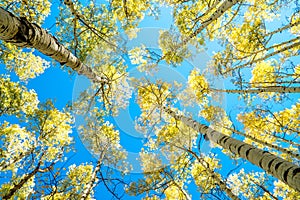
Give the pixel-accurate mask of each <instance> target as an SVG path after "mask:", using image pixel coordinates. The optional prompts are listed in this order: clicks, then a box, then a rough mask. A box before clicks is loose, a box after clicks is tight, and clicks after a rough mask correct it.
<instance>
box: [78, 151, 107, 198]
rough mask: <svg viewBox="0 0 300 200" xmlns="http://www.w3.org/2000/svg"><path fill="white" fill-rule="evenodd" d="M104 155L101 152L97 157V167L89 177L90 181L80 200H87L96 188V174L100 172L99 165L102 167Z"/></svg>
mask: <svg viewBox="0 0 300 200" xmlns="http://www.w3.org/2000/svg"><path fill="white" fill-rule="evenodd" d="M104 155H105V153H104V152H102V153H101V154H100V156H99V159H98V161H97V165H96V167H95V169H94V171H93V173H92V175H91V180H90V181H89V183H88V184H87V186H86V189H85V190H84V191H83V193H82V195H81V198H80V200H85V199H87V198H88V196H89V194H90V193H91V191H92V189H93V188H94V187H95V186H96V180H97V174H98V173H99V172H100V170H101V165H102V161H103V158H104Z"/></svg>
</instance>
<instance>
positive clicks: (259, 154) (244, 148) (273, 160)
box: [163, 107, 300, 192]
mask: <svg viewBox="0 0 300 200" xmlns="http://www.w3.org/2000/svg"><path fill="white" fill-rule="evenodd" d="M163 110H164V111H165V112H166V113H168V114H169V115H171V116H172V117H174V118H175V119H177V120H180V121H182V122H183V123H184V124H186V125H187V126H189V127H191V128H193V129H194V130H196V131H198V132H199V133H200V134H203V135H205V136H206V138H208V140H210V141H211V142H214V143H216V144H218V145H220V146H222V147H223V148H224V149H226V150H229V151H230V152H232V153H233V154H235V155H238V156H240V157H242V158H244V159H246V160H248V161H249V162H251V163H252V164H254V165H256V166H258V167H260V168H262V169H263V170H265V171H266V172H267V173H269V174H271V175H272V176H274V177H276V178H278V179H279V180H281V181H283V182H284V183H286V184H287V185H289V186H290V187H292V188H294V189H295V190H297V191H299V192H300V167H299V166H297V165H295V164H293V163H291V162H288V161H286V160H284V159H282V158H279V157H277V156H275V155H273V154H271V153H269V152H267V151H263V150H261V149H258V148H256V147H254V146H252V145H249V144H246V143H244V142H241V141H239V140H236V139H234V138H232V137H229V136H227V135H224V134H222V133H220V132H218V131H215V130H213V129H212V128H210V127H208V126H206V125H204V124H200V123H199V122H197V121H195V120H193V119H191V118H188V117H185V116H183V115H177V114H176V113H175V112H174V111H172V110H171V109H169V108H167V107H163Z"/></svg>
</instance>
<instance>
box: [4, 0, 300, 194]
mask: <svg viewBox="0 0 300 200" xmlns="http://www.w3.org/2000/svg"><path fill="white" fill-rule="evenodd" d="M57 6H58V3H53V5H52V12H51V15H50V16H49V17H48V18H47V20H46V23H45V24H44V25H43V27H44V28H49V27H51V26H52V25H53V23H54V22H55V21H54V20H55V19H54V17H55V16H56V15H57V9H56V8H57ZM161 13H162V16H161V19H160V20H159V21H155V20H154V19H153V18H146V19H145V20H144V21H142V22H141V23H140V25H139V27H140V28H141V29H142V30H141V33H142V34H145V35H140V36H138V38H137V39H135V40H133V41H132V42H131V43H129V45H132V46H134V45H138V44H140V42H143V43H144V44H145V45H146V46H147V47H151V48H156V47H157V44H153V38H155V36H154V35H153V34H149V33H155V32H157V31H158V30H159V29H168V28H169V27H170V25H171V24H172V19H171V17H170V16H171V10H170V9H166V8H162V10H161ZM282 20H284V18H283V19H282ZM276 25H278V24H276V23H274V24H271V25H270V28H272V26H274V27H275V26H276ZM146 28H147V29H146ZM145 30H147V31H145ZM143 31H144V32H143ZM51 32H53V33H55V27H53V28H52V29H51ZM279 39H280V38H279ZM274 40H276V38H275V39H274ZM147 42H148V44H147ZM150 45H153V46H150ZM218 48H219V46H218V44H217V43H216V42H211V43H208V44H207V50H206V53H202V54H198V56H197V57H195V58H194V60H193V61H185V62H184V63H183V66H182V67H178V68H176V69H174V68H169V67H168V66H166V65H161V68H162V71H160V73H159V74H160V76H161V78H163V79H164V80H168V79H172V80H173V79H178V80H179V81H182V82H184V81H186V79H187V75H188V73H189V71H190V70H191V69H192V68H193V67H194V66H195V67H199V68H204V67H205V63H206V62H207V60H208V59H209V57H210V56H212V51H215V50H216V49H218ZM43 58H45V59H47V60H49V61H51V60H50V59H49V58H47V57H45V56H43ZM295 59H296V60H295V62H298V63H299V57H298V58H295ZM199 63H200V64H199ZM3 68H4V67H3V66H1V68H0V72H1V73H6V72H5V70H3ZM128 70H129V71H131V75H132V76H138V75H137V74H138V72H137V71H136V70H135V66H130V67H129V69H128ZM249 72H250V71H249ZM170 73H171V75H170ZM248 75H250V73H249V74H248ZM82 79H84V78H82V77H78V76H77V75H72V76H70V75H69V74H68V73H67V72H66V71H65V70H62V69H61V68H60V67H58V66H51V67H50V68H48V69H46V71H45V73H43V74H42V75H40V76H38V77H37V78H35V79H32V80H30V81H29V82H28V85H27V87H28V88H30V89H31V88H32V89H34V90H35V91H36V92H37V94H38V97H39V100H40V101H41V102H45V101H46V100H47V99H52V100H54V104H55V106H56V107H57V108H59V109H62V108H63V107H65V105H66V104H67V103H69V102H72V99H73V98H74V96H76V94H75V93H76V92H78V90H80V89H81V88H80V87H82V85H78V83H76V81H77V82H78V81H79V83H82V82H84V80H82ZM218 82H219V85H220V86H222V85H224V86H226V87H227V86H228V85H230V84H231V83H230V82H229V81H228V80H218ZM86 84H87V85H88V83H86ZM299 97H300V96H299V95H298V94H297V95H293V99H295V100H296V99H299ZM134 102H135V100H134V99H132V100H131V102H130V105H129V107H128V109H125V110H122V111H121V115H120V116H119V117H114V118H112V119H111V121H112V122H114V123H115V124H116V126H117V127H118V129H119V130H120V132H121V143H122V144H123V145H124V147H125V148H126V149H127V150H128V151H129V153H130V159H131V162H136V163H135V167H136V168H137V169H136V170H137V172H138V171H139V170H138V161H136V160H135V158H136V156H137V153H138V152H139V150H140V148H141V147H142V143H143V137H142V136H141V135H140V134H139V133H138V132H135V130H134V127H133V126H134V124H133V121H134V118H135V117H136V116H137V115H138V113H139V110H138V107H137V105H136V104H135V103H134ZM237 102H238V99H237V96H236V95H230V94H229V95H225V96H224V98H223V106H224V107H225V108H226V110H227V111H228V112H231V113H232V116H236V114H237V113H239V112H240V111H241V110H238V109H237V106H238V104H240V105H241V106H244V104H243V103H242V102H239V103H238V104H237ZM294 102H295V101H287V102H286V103H284V104H283V105H275V106H276V108H277V109H278V110H281V109H282V108H284V107H289V106H290V105H291V104H293V103H294ZM196 113H198V110H197V111H196ZM233 120H234V121H236V120H235V119H233ZM73 131H74V132H73V136H74V137H75V147H76V154H75V155H74V156H73V157H72V160H70V163H77V164H80V163H82V162H90V161H95V159H94V158H93V156H92V155H91V154H90V152H89V151H88V150H87V149H86V148H85V146H84V144H83V143H82V141H81V140H80V138H79V136H78V134H77V131H76V127H74V129H73ZM205 145H206V147H205V148H207V151H209V150H210V148H209V145H208V144H205ZM212 152H215V153H217V154H218V155H219V158H220V159H221V160H222V165H223V166H224V167H223V168H222V175H224V176H225V175H226V174H227V173H228V172H229V171H230V170H231V169H232V168H233V167H234V166H233V165H232V160H230V159H228V157H226V156H224V155H223V154H221V153H220V151H219V150H218V149H213V150H212ZM241 167H243V168H245V169H246V171H251V170H255V171H258V170H259V169H258V168H256V167H254V166H253V165H251V164H249V163H247V164H243V165H242V166H241ZM132 176H133V179H135V178H138V177H140V174H138V173H134V174H132ZM191 191H192V195H193V198H195V199H198V198H196V197H198V195H199V193H198V192H197V191H196V188H195V187H194V186H192V187H191ZM95 193H96V196H95V197H96V199H108V198H109V197H110V195H109V194H108V192H106V190H105V189H104V188H103V187H102V186H101V187H100V188H99V187H98V188H97V189H96V191H95ZM124 199H140V197H129V196H126V198H124Z"/></svg>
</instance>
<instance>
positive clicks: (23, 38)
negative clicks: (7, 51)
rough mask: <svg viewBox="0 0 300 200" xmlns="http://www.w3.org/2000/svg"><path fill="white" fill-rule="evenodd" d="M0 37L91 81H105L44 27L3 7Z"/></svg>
mask: <svg viewBox="0 0 300 200" xmlns="http://www.w3.org/2000/svg"><path fill="white" fill-rule="evenodd" d="M0 39H1V40H3V41H4V42H8V43H12V44H14V45H16V46H18V47H29V48H35V49H37V50H38V51H40V52H42V53H43V54H45V55H47V56H50V57H51V58H53V59H54V60H56V61H58V62H59V63H60V64H61V65H67V66H69V67H71V68H72V69H73V70H74V71H76V72H77V73H78V74H82V75H84V76H86V77H88V78H89V79H90V80H91V81H93V82H101V83H106V82H107V81H106V79H105V78H104V77H99V76H98V75H97V74H95V72H94V71H93V70H92V68H90V67H88V66H87V65H85V64H83V63H82V62H81V61H80V60H79V59H78V58H77V57H76V56H75V55H73V54H72V53H71V52H70V51H69V50H68V49H67V48H65V47H64V46H63V45H62V44H60V43H59V42H58V41H57V39H56V38H55V37H54V36H52V35H51V34H49V33H48V32H47V31H46V30H45V29H42V28H41V27H39V26H38V25H37V24H34V23H30V22H28V21H27V20H26V19H25V18H19V17H16V16H14V15H13V14H12V13H10V12H8V11H6V10H4V9H3V8H0Z"/></svg>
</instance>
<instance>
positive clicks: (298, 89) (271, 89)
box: [210, 86, 300, 94]
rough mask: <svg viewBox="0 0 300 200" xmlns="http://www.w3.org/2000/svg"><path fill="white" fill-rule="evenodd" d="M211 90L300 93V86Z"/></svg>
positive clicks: (245, 92)
mask: <svg viewBox="0 0 300 200" xmlns="http://www.w3.org/2000/svg"><path fill="white" fill-rule="evenodd" d="M210 90H212V91H215V92H226V93H238V94H253V93H254V94H258V93H263V92H277V93H300V87H285V86H269V87H262V88H257V89H256V88H254V89H246V90H234V89H233V90H230V89H228V90H222V89H214V88H211V89H210Z"/></svg>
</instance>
